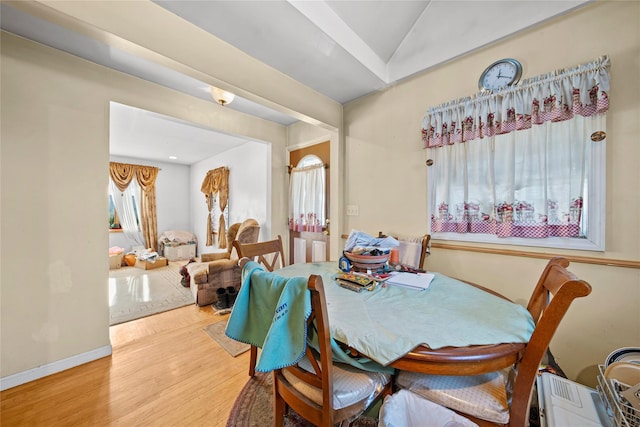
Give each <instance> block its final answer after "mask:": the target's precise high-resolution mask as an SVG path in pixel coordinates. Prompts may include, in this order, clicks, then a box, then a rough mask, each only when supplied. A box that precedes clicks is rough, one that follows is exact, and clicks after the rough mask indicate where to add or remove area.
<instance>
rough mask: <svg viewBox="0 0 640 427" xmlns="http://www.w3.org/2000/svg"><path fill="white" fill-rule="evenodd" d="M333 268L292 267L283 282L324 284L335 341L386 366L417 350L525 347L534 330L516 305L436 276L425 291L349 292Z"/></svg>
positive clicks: (318, 265) (334, 264) (388, 288)
mask: <svg viewBox="0 0 640 427" xmlns="http://www.w3.org/2000/svg"><path fill="white" fill-rule="evenodd" d="M339 272H340V271H339V270H338V263H337V262H325V263H308V264H294V265H291V266H288V267H285V268H283V269H280V270H276V271H274V273H277V274H278V275H282V276H285V277H293V276H305V277H308V276H309V275H310V274H319V275H321V276H322V278H323V282H324V285H325V286H324V287H325V294H326V298H327V309H328V311H329V323H330V327H331V334H332V336H333V338H334V339H336V340H338V341H340V342H343V343H345V344H347V345H349V346H350V347H353V348H355V349H356V350H358V351H360V352H361V353H362V354H366V355H367V356H369V357H370V358H371V359H372V360H374V361H376V362H378V363H380V364H382V365H387V364H389V363H391V362H393V361H395V360H396V359H398V358H400V357H402V356H403V355H405V354H406V353H408V352H409V351H411V350H413V349H414V348H415V347H417V346H418V345H421V344H426V345H428V346H429V347H430V348H433V349H437V348H441V347H447V346H454V347H466V346H469V345H482V344H498V343H511V342H528V341H529V338H530V337H531V334H532V332H533V328H534V322H533V319H532V318H531V315H530V314H529V312H528V311H527V310H526V309H525V308H524V307H522V306H521V305H519V304H515V303H512V302H509V301H507V300H504V299H502V298H499V297H496V296H495V295H491V294H489V293H487V292H485V291H483V290H481V289H478V288H475V287H473V286H471V285H468V284H466V283H463V282H461V281H459V280H456V279H452V278H450V277H447V276H445V275H442V274H439V273H433V274H434V275H435V277H434V279H433V281H432V282H431V285H430V286H429V288H428V289H427V290H424V291H416V290H411V289H406V288H402V287H398V286H393V285H387V286H386V287H381V286H378V287H377V288H376V289H375V290H373V291H362V292H359V293H358V292H353V291H350V290H348V289H344V288H342V287H340V286H338V285H337V284H336V283H335V282H334V281H333V280H332V278H333V276H334V275H335V274H337V273H339Z"/></svg>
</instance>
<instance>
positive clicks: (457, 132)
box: [422, 56, 610, 148]
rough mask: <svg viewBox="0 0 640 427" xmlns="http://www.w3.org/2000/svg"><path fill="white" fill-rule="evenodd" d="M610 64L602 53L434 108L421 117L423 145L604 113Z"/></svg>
mask: <svg viewBox="0 0 640 427" xmlns="http://www.w3.org/2000/svg"><path fill="white" fill-rule="evenodd" d="M609 65H610V64H609V58H608V57H607V56H602V57H600V58H598V59H596V60H595V61H593V62H590V63H588V64H583V65H579V66H577V67H575V68H571V69H562V70H556V71H554V72H551V73H548V74H542V75H540V76H537V77H532V78H529V79H526V80H523V81H522V83H521V84H520V85H517V86H513V87H509V88H506V89H503V90H501V91H499V92H496V93H486V92H480V93H478V94H477V95H475V96H471V97H467V98H462V99H457V100H455V101H450V102H447V103H444V104H442V105H439V106H437V107H433V108H430V109H429V110H428V111H427V113H426V115H425V117H424V119H423V121H422V140H423V142H424V148H431V147H441V146H443V145H450V144H455V143H458V142H464V141H471V140H474V139H478V138H484V137H487V136H494V135H499V134H505V133H509V132H513V131H518V130H522V129H529V128H531V126H532V125H538V124H542V123H544V122H547V121H553V122H557V121H563V120H568V119H571V118H572V117H574V116H575V115H580V116H592V115H595V114H600V113H604V112H606V111H607V110H608V109H609V97H608V92H609V72H608V69H609Z"/></svg>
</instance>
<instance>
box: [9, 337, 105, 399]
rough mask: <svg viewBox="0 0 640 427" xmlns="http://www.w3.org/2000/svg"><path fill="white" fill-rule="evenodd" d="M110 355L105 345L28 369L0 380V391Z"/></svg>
mask: <svg viewBox="0 0 640 427" xmlns="http://www.w3.org/2000/svg"><path fill="white" fill-rule="evenodd" d="M110 355H111V345H105V346H104V347H100V348H96V349H95V350H91V351H88V352H86V353H82V354H77V355H75V356H71V357H67V358H66V359H62V360H58V361H57V362H52V363H47V364H46V365H42V366H38V367H37V368H33V369H29V370H28V371H23V372H18V373H17V374H13V375H8V376H6V377H3V378H0V391H3V390H6V389H9V388H12V387H15V386H19V385H21V384H25V383H28V382H29V381H33V380H37V379H39V378H43V377H46V376H48V375H51V374H55V373H57V372H62V371H66V370H67V369H70V368H74V367H76V366H80V365H83V364H85V363H88V362H92V361H94V360H97V359H101V358H103V357H106V356H110Z"/></svg>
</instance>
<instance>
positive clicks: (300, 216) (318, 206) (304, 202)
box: [289, 155, 326, 232]
mask: <svg viewBox="0 0 640 427" xmlns="http://www.w3.org/2000/svg"><path fill="white" fill-rule="evenodd" d="M325 175H326V172H325V167H324V163H322V160H321V159H320V158H318V157H317V156H314V155H308V156H304V157H303V158H302V159H300V161H299V162H298V165H297V166H296V167H294V168H293V169H292V170H291V178H290V182H289V229H290V230H294V231H312V232H322V230H323V227H324V225H325V220H326V191H325V187H326V185H325V180H326V177H325Z"/></svg>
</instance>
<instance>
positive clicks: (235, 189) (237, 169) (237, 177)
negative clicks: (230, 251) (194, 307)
mask: <svg viewBox="0 0 640 427" xmlns="http://www.w3.org/2000/svg"><path fill="white" fill-rule="evenodd" d="M221 166H226V167H228V168H229V202H228V203H229V224H227V226H229V225H230V224H233V223H236V222H242V221H244V220H245V219H248V218H253V219H255V220H256V221H258V223H259V224H260V237H259V239H260V240H268V239H270V238H271V197H270V193H271V191H270V188H271V144H269V143H264V142H257V141H248V142H247V143H245V144H242V145H240V146H239V147H237V148H234V149H231V150H227V151H225V152H224V153H222V154H220V155H217V156H215V157H211V158H209V159H206V160H203V161H201V162H198V163H195V164H193V165H192V166H191V178H190V187H189V188H190V191H191V223H192V224H193V232H194V233H195V234H196V236H197V237H198V254H202V253H208V252H215V251H217V250H218V248H217V245H214V246H206V243H207V237H206V236H207V233H206V231H207V217H208V214H209V212H208V211H207V205H206V203H205V198H204V194H203V193H202V192H201V191H200V188H201V186H202V180H203V179H204V177H205V175H206V174H207V172H208V171H210V170H212V169H215V168H218V167H221Z"/></svg>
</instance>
